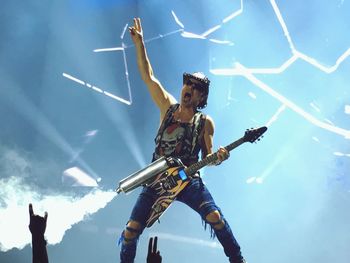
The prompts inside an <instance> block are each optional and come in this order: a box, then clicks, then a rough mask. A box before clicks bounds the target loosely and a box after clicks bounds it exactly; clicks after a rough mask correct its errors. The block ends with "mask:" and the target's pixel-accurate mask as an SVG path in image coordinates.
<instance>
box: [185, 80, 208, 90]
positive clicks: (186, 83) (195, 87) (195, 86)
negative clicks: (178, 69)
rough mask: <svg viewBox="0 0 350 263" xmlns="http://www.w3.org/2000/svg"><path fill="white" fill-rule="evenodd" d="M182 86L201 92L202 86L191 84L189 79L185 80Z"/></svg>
mask: <svg viewBox="0 0 350 263" xmlns="http://www.w3.org/2000/svg"><path fill="white" fill-rule="evenodd" d="M184 85H187V86H191V87H193V88H194V89H198V90H202V89H203V85H202V84H201V83H197V82H193V81H192V80H191V79H186V80H185V81H184Z"/></svg>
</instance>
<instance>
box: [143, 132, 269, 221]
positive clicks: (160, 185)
mask: <svg viewBox="0 0 350 263" xmlns="http://www.w3.org/2000/svg"><path fill="white" fill-rule="evenodd" d="M266 130H267V127H260V128H256V129H253V128H252V129H249V130H247V131H246V132H245V133H244V136H243V137H242V138H240V139H239V140H237V141H235V142H233V143H231V144H229V145H227V146H226V147H225V149H226V150H227V151H232V150H233V149H235V148H236V147H238V146H240V145H241V144H243V143H245V142H251V143H253V142H255V141H256V140H260V137H261V136H262V135H263V133H264V132H266ZM217 159H218V157H217V155H216V154H212V155H209V156H207V157H206V158H204V159H202V160H201V161H199V162H197V163H195V164H192V165H191V166H189V167H186V166H184V165H183V164H182V163H181V161H179V160H178V161H177V163H178V166H175V167H170V168H168V169H167V170H166V171H164V172H163V173H161V174H159V175H157V176H156V178H155V179H154V180H153V181H152V183H150V184H149V185H148V186H149V187H152V188H153V189H155V191H156V192H157V195H158V198H157V199H156V201H155V202H154V204H153V206H152V209H151V212H150V214H149V216H148V219H147V221H146V226H147V227H151V226H152V225H153V223H154V222H155V221H157V220H158V219H159V218H160V216H161V215H162V214H163V213H164V212H165V210H166V209H167V208H168V207H169V206H170V205H171V203H172V202H173V201H174V200H175V198H176V196H177V195H178V194H179V193H180V192H181V191H182V190H183V189H184V188H185V187H186V186H187V184H188V183H189V181H190V179H191V175H193V174H195V173H196V172H197V171H198V170H199V169H201V168H203V167H204V166H206V165H208V164H210V163H213V162H215V161H217Z"/></svg>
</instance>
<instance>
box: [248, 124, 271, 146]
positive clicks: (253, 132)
mask: <svg viewBox="0 0 350 263" xmlns="http://www.w3.org/2000/svg"><path fill="white" fill-rule="evenodd" d="M266 131H267V127H265V126H263V127H260V128H251V129H247V130H246V132H245V133H244V136H243V140H244V141H245V142H251V143H253V142H255V141H256V140H258V141H259V140H260V137H261V136H262V135H263V134H264V133H265V132H266Z"/></svg>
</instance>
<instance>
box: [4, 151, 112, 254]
mask: <svg viewBox="0 0 350 263" xmlns="http://www.w3.org/2000/svg"><path fill="white" fill-rule="evenodd" d="M1 146H3V145H1ZM1 148H2V149H1V150H0V151H1V152H0V172H1V173H0V177H1V178H0V251H7V250H10V249H12V248H18V249H22V248H23V247H25V246H26V245H27V244H30V243H31V234H30V231H29V228H28V225H29V210H28V205H29V203H32V204H33V208H34V213H35V214H38V215H41V216H44V213H45V211H47V212H48V221H47V228H46V233H45V237H46V239H47V241H48V243H49V244H57V243H59V242H61V240H62V238H63V236H64V234H65V232H66V231H67V230H68V229H70V228H71V227H72V226H73V225H74V224H76V223H78V222H80V221H82V220H84V219H85V218H86V217H87V216H89V215H91V214H93V213H96V212H97V211H98V210H99V209H101V208H103V207H105V206H106V205H107V204H108V203H109V202H110V201H111V200H112V199H113V198H114V197H115V196H116V193H115V192H113V191H103V190H101V189H98V188H94V189H93V190H91V192H89V193H88V194H85V195H84V196H78V197H77V196H73V194H60V193H53V191H51V193H50V194H42V193H41V192H42V191H40V190H39V189H38V188H37V187H35V186H34V185H32V184H29V183H31V182H33V181H35V179H36V178H35V175H33V174H32V172H31V171H32V169H33V168H36V166H40V165H42V163H38V162H36V161H35V160H30V159H31V158H29V157H28V156H27V155H26V154H25V153H21V152H20V151H18V150H13V149H12V150H11V149H8V148H6V147H1ZM40 169H44V170H45V171H50V170H52V169H53V167H51V166H50V165H48V166H47V167H42V168H40ZM34 170H35V169H34ZM51 172H52V173H49V174H54V172H53V171H51ZM46 192H49V191H48V190H47V189H46Z"/></svg>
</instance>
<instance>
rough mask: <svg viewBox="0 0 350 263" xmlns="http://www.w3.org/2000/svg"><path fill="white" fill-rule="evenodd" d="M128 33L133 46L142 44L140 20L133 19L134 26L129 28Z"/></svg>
mask: <svg viewBox="0 0 350 263" xmlns="http://www.w3.org/2000/svg"><path fill="white" fill-rule="evenodd" d="M129 32H130V35H131V38H132V41H133V42H134V43H135V45H136V44H139V43H141V42H142V40H143V32H142V26H141V19H140V18H134V26H131V27H129Z"/></svg>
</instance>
